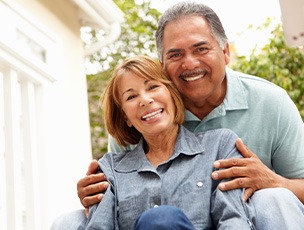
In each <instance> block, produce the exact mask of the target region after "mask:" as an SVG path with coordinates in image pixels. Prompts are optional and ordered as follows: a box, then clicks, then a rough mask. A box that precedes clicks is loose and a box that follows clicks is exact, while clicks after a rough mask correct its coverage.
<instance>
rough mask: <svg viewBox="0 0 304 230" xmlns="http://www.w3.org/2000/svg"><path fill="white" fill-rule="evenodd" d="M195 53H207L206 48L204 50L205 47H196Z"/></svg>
mask: <svg viewBox="0 0 304 230" xmlns="http://www.w3.org/2000/svg"><path fill="white" fill-rule="evenodd" d="M196 51H197V52H200V53H202V52H206V51H207V48H205V47H198V48H197V49H196Z"/></svg>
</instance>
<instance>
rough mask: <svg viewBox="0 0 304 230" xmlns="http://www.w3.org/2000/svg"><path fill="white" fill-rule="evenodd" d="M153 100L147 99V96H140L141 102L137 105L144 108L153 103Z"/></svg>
mask: <svg viewBox="0 0 304 230" xmlns="http://www.w3.org/2000/svg"><path fill="white" fill-rule="evenodd" d="M153 101H154V100H153V98H152V97H149V96H146V95H145V96H142V97H141V100H140V102H139V105H140V106H146V105H148V104H151V103H153Z"/></svg>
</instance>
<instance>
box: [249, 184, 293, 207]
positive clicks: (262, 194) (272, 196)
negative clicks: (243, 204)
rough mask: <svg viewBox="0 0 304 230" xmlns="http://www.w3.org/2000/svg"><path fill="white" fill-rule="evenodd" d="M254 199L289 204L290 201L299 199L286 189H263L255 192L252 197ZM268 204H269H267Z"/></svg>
mask: <svg viewBox="0 0 304 230" xmlns="http://www.w3.org/2000/svg"><path fill="white" fill-rule="evenodd" d="M252 198H253V199H255V200H259V201H260V202H262V201H265V202H266V201H268V202H269V201H284V202H287V201H288V200H289V201H290V200H295V199H297V197H296V196H295V195H294V194H293V192H291V191H290V190H289V189H286V188H267V189H261V190H259V191H257V192H255V193H254V194H253V196H252ZM266 204H267V202H266Z"/></svg>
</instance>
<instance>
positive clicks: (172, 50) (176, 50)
mask: <svg viewBox="0 0 304 230" xmlns="http://www.w3.org/2000/svg"><path fill="white" fill-rule="evenodd" d="M178 52H181V49H169V50H168V51H167V52H166V55H167V54H170V53H178Z"/></svg>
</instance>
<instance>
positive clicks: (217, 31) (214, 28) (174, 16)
mask: <svg viewBox="0 0 304 230" xmlns="http://www.w3.org/2000/svg"><path fill="white" fill-rule="evenodd" d="M185 16H200V17H202V18H204V19H205V20H206V21H207V23H208V25H209V26H210V29H211V33H212V35H213V37H214V38H215V39H216V41H217V42H218V44H219V46H220V47H221V48H222V49H224V47H225V44H226V42H227V41H228V38H227V36H226V33H225V30H224V28H223V25H222V23H221V21H220V19H219V17H218V16H217V14H216V13H215V12H214V11H213V10H212V9H211V8H210V7H209V6H206V5H204V4H202V3H196V2H180V3H177V4H175V5H173V6H172V7H170V8H168V9H167V10H166V11H165V12H164V13H163V15H162V16H161V17H160V19H159V21H158V27H157V30H156V33H155V40H156V47H157V53H158V58H159V60H160V61H161V62H162V61H163V45H162V40H163V34H164V30H165V27H166V25H167V24H168V23H170V22H172V21H176V20H178V19H181V18H182V17H185Z"/></svg>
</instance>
